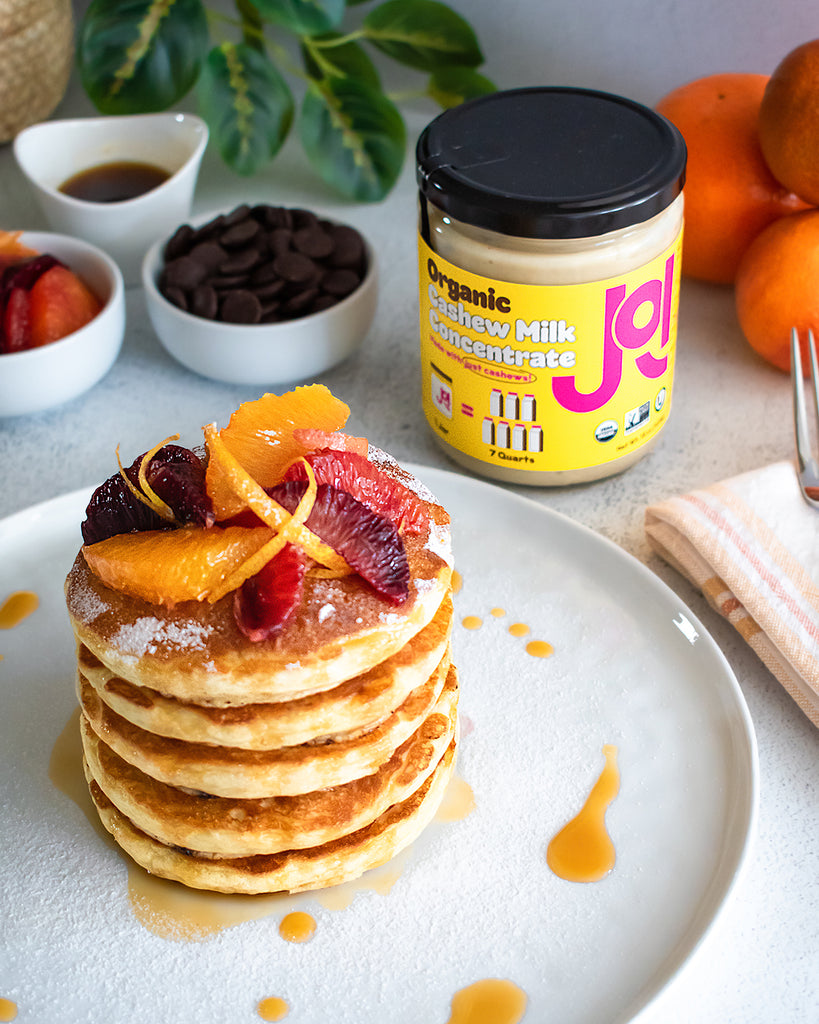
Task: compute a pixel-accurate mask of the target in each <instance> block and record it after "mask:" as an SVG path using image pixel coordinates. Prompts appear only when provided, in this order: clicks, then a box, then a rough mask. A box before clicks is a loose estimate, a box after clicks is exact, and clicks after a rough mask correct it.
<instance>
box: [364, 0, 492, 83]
mask: <svg viewBox="0 0 819 1024" xmlns="http://www.w3.org/2000/svg"><path fill="white" fill-rule="evenodd" d="M362 27H363V29H364V34H365V38H366V39H367V40H368V41H369V42H371V43H372V44H373V46H376V47H378V49H379V50H381V51H382V52H383V53H386V54H387V55H388V56H389V57H392V58H393V60H397V61H399V62H400V63H401V64H407V65H409V66H410V67H413V68H420V69H421V70H422V71H435V70H436V69H437V68H440V67H441V66H443V65H446V64H460V65H464V66H466V67H477V66H478V65H479V64H482V63H483V54H482V53H481V49H480V46H479V45H478V40H477V37H476V36H475V33H474V32H473V30H472V28H471V26H470V25H469V23H468V22H467V21H465V20H464V19H463V18H462V17H461V16H460V15H459V14H456V13H455V11H453V10H452V8H450V7H447V5H446V4H442V3H438V2H437V0H387V2H386V3H383V4H381V5H380V6H379V7H376V8H375V9H374V10H372V11H370V12H369V14H368V15H367V16H366V17H365V18H364V23H363V26H362Z"/></svg>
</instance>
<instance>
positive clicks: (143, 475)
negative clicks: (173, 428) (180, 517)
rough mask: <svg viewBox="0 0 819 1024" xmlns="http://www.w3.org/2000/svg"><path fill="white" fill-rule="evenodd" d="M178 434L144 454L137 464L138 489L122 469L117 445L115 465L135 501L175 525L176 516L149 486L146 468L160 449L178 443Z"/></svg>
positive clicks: (167, 438)
mask: <svg viewBox="0 0 819 1024" xmlns="http://www.w3.org/2000/svg"><path fill="white" fill-rule="evenodd" d="M178 440H179V434H172V435H171V436H170V437H166V438H165V440H164V441H160V442H159V444H157V445H154V447H153V448H151V450H150V451H149V452H146V453H145V454H144V455H143V456H142V459H141V460H140V463H139V487H135V486H134V484H132V483H131V481H130V479H129V478H128V474H127V473H126V472H125V470H124V469H123V467H122V460H121V459H120V457H119V445H117V451H116V455H117V465H118V466H119V475H120V476H121V477H122V479H123V480H124V481H125V486H126V487H127V488H128V490H129V491H130V492H131V494H133V496H134V497H135V498H136V499H137V501H141V502H142V504H143V505H147V506H148V508H150V509H153V511H154V512H156V514H157V515H158V516H159V517H160V519H164V520H165V521H166V522H168V523H175V522H176V516H175V515H174V514H173V509H172V508H171V507H170V505H168V504H167V503H166V502H164V501H163V500H162V499H161V498H160V497H159V495H158V494H157V493H156V491H154V489H153V488H152V487H151V485H150V484H149V483H148V466H150V464H151V459H152V458H153V457H154V455H156V453H157V452H158V451H159V449H160V448H164V447H165V445H166V444H167V443H168V442H169V441H178Z"/></svg>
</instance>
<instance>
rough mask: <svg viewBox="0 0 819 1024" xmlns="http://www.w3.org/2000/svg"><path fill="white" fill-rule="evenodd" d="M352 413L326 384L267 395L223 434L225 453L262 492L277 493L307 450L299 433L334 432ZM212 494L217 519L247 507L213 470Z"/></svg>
mask: <svg viewBox="0 0 819 1024" xmlns="http://www.w3.org/2000/svg"><path fill="white" fill-rule="evenodd" d="M349 415H350V409H349V407H348V406H347V405H345V404H344V402H342V401H340V400H339V399H338V398H336V397H335V396H334V395H333V394H332V392H331V391H330V390H329V389H328V388H326V387H325V386H324V385H323V384H307V385H304V386H303V387H298V388H295V389H294V390H293V391H288V392H286V393H285V394H283V395H273V394H267V395H263V396H262V397H261V398H259V399H257V400H256V401H254V402H245V403H244V404H243V405H240V406H239V408H238V409H237V410H236V411H235V412H234V413H233V415H232V416H231V417H230V421H229V422H228V425H227V426H226V427H224V428H223V429H222V430H221V431H220V432H219V433H220V437H221V439H222V441H223V442H224V444H225V447H226V448H227V449H228V451H229V452H230V454H231V455H233V457H234V458H235V459H236V461H237V462H238V463H239V464H240V466H241V467H242V469H244V470H245V472H246V473H247V475H248V476H250V477H251V478H252V479H253V480H254V481H255V482H256V483H257V484H258V485H259V486H260V487H261V488H263V489H264V488H265V487H272V486H273V485H274V484H277V483H278V482H279V480H281V478H282V476H283V475H284V471H285V469H287V467H288V466H289V465H290V463H291V462H293V460H294V459H297V458H299V457H300V456H301V455H304V453H305V451H307V448H306V447H305V446H304V445H303V444H301V443H300V442H299V441H298V440H296V438H295V437H294V431H295V430H296V429H297V428H301V429H304V428H312V429H315V430H322V431H327V432H333V431H336V430H340V429H341V428H342V427H343V426H344V424H345V423H346V422H347V417H348V416H349ZM206 479H207V488H208V493H209V494H210V496H211V499H212V500H213V507H214V511H215V513H216V518H217V519H228V518H229V517H230V516H232V515H235V514H236V512H238V511H240V510H241V508H242V507H243V506H242V505H241V504H239V502H238V500H237V497H236V495H235V494H234V493H233V492H232V491H231V490H230V488H229V487H227V486H226V481H225V480H224V479H223V478H222V477H221V476H220V474H219V473H218V471H213V472H212V471H211V469H210V467H209V468H208V474H207V478H206Z"/></svg>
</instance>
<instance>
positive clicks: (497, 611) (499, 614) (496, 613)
mask: <svg viewBox="0 0 819 1024" xmlns="http://www.w3.org/2000/svg"><path fill="white" fill-rule="evenodd" d="M489 614H490V615H491V616H492V617H493V618H494V619H502V618H503V617H504V615H505V614H506V609H505V608H493V609H492V611H491V612H490V613H489Z"/></svg>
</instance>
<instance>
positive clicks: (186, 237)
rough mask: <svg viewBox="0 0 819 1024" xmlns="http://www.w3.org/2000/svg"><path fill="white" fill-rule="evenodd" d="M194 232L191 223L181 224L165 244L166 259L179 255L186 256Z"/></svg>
mask: <svg viewBox="0 0 819 1024" xmlns="http://www.w3.org/2000/svg"><path fill="white" fill-rule="evenodd" d="M194 234H195V232H194V230H193V228H192V227H191V226H190V224H182V225H180V226H179V227H178V228H177V229H176V231H174V233H173V234H172V235H171V237H170V238H169V239H168V241H167V244H166V245H165V253H164V255H165V259H166V260H173V259H176V257H177V256H184V255H185V253H186V252H187V251H188V248H189V247H190V243H191V240H192V239H193V237H194Z"/></svg>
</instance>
